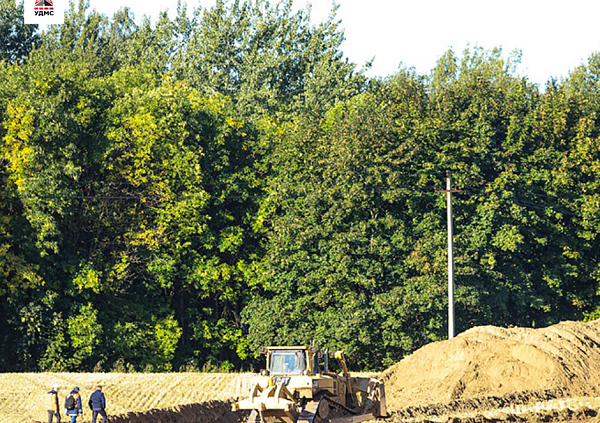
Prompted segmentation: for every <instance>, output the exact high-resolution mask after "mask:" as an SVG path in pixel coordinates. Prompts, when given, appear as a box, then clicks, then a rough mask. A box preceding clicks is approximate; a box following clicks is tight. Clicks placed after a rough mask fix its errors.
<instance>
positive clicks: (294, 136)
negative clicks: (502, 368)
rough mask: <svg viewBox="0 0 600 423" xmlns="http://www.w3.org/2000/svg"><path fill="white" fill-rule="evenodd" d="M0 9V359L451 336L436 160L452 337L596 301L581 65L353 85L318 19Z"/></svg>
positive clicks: (158, 363)
mask: <svg viewBox="0 0 600 423" xmlns="http://www.w3.org/2000/svg"><path fill="white" fill-rule="evenodd" d="M5 6H7V7H6V8H5V7H4V6H3V8H2V10H3V13H4V14H3V15H1V16H0V37H2V39H3V40H5V43H4V50H3V53H2V54H3V56H2V60H0V81H1V82H2V83H0V93H1V95H0V116H1V119H2V126H1V128H0V138H1V142H0V155H1V158H2V160H1V161H0V176H1V177H2V189H1V191H0V255H1V257H2V260H1V262H0V300H1V301H0V316H3V317H2V325H0V370H1V371H8V370H10V371H40V370H41V371H91V370H99V369H101V370H118V371H172V370H180V369H199V368H202V367H204V366H209V367H211V368H215V367H217V368H220V369H221V370H230V369H233V368H243V367H244V366H246V368H247V366H252V365H254V364H256V363H255V361H254V360H255V359H254V353H255V351H256V350H257V347H258V346H260V345H264V344H292V343H308V342H312V341H316V342H318V343H319V344H320V345H321V346H323V347H329V348H330V349H344V350H345V351H346V352H347V353H349V354H350V355H351V356H352V362H353V365H354V366H355V367H354V368H355V369H381V368H384V367H385V366H387V365H390V364H392V363H394V362H395V361H397V360H399V359H400V358H402V357H403V356H405V355H406V354H409V353H411V352H412V351H414V350H415V349H416V348H419V347H420V346H422V345H424V344H426V343H428V342H431V341H436V340H440V339H444V337H445V334H446V329H445V328H446V324H447V321H446V319H447V317H446V307H447V282H446V279H447V261H446V260H447V258H446V245H447V244H446V202H445V194H442V193H439V192H436V189H435V187H436V186H438V187H441V186H442V185H444V183H445V178H446V172H449V173H450V174H451V175H452V177H453V179H454V183H455V184H459V185H461V187H462V188H461V189H460V192H458V193H456V194H455V195H454V225H455V268H456V294H455V296H456V316H457V329H458V331H459V332H460V331H463V330H465V329H467V328H470V327H473V326H476V325H486V324H495V325H502V326H509V325H520V326H540V325H549V324H552V323H556V322H557V321H560V320H563V319H591V318H595V317H597V316H599V315H600V311H599V310H600V299H599V298H598V294H597V293H598V288H599V286H600V267H599V262H600V260H599V256H598V253H597V248H595V247H596V239H597V236H598V233H599V231H600V223H599V221H598V219H597V215H598V211H599V209H600V198H599V197H598V194H597V192H598V186H597V185H598V181H599V180H600V178H599V176H600V175H599V174H598V173H599V172H600V165H599V163H600V154H599V150H598V145H599V142H598V141H599V132H598V123H597V122H598V113H599V107H600V106H599V105H600V101H599V97H598V96H599V89H598V83H599V82H598V81H599V79H598V69H599V63H600V62H599V60H600V59H599V57H600V56H598V54H592V55H591V56H590V58H589V61H588V63H587V64H585V65H582V66H581V67H579V68H577V69H575V70H574V71H573V73H572V74H571V75H570V76H569V78H566V79H564V80H562V81H549V83H548V85H547V86H546V87H545V89H544V90H543V91H542V90H540V88H539V87H538V86H536V85H534V84H531V83H530V82H529V81H528V80H527V78H524V77H518V76H517V75H516V67H517V65H518V61H519V53H518V52H515V53H513V54H511V55H509V56H508V58H506V59H505V58H504V55H503V53H502V51H501V50H500V49H495V50H492V51H485V50H482V49H479V48H475V49H470V50H466V51H464V52H462V53H461V54H457V53H455V52H453V51H448V52H447V53H446V54H445V55H443V56H442V57H441V58H440V60H439V61H438V64H437V65H436V67H435V68H434V69H433V70H432V72H431V74H429V75H419V74H417V73H416V72H415V71H413V70H409V69H400V70H399V71H398V72H397V73H396V74H394V75H391V76H389V77H388V78H385V79H382V80H379V79H375V80H370V81H368V80H367V79H366V78H365V77H364V76H363V75H362V73H361V72H360V71H359V72H357V71H356V65H355V64H352V63H350V62H348V60H347V59H345V58H344V56H343V54H342V52H341V50H340V46H341V43H342V41H343V32H342V31H341V29H340V23H339V22H338V21H337V20H336V16H335V8H334V9H333V10H332V13H331V15H330V17H329V19H327V20H326V21H324V22H322V23H320V24H318V25H313V24H312V23H311V18H310V11H309V10H300V11H298V12H293V9H292V2H291V1H287V2H284V3H280V4H277V5H271V4H269V3H267V2H262V1H258V0H257V1H247V2H243V1H231V2H226V1H218V2H217V4H216V5H215V6H214V7H213V8H210V9H206V10H204V9H201V8H198V9H197V10H195V11H193V13H192V14H188V13H187V11H186V8H185V7H184V6H183V5H181V4H180V5H179V6H178V10H177V13H176V16H175V18H174V19H170V18H169V16H168V14H167V13H163V14H162V15H161V16H160V17H159V19H158V20H157V22H156V23H152V22H150V20H149V19H148V18H144V19H142V20H141V23H140V24H138V23H136V21H135V20H134V18H133V15H132V13H131V11H130V10H128V9H127V8H124V9H122V10H120V11H119V12H117V13H116V14H115V15H114V16H113V17H110V18H109V17H106V16H103V15H100V14H98V13H97V12H95V11H90V10H88V7H87V5H86V3H85V2H80V3H78V4H75V3H72V4H71V6H70V8H69V11H68V13H67V16H66V18H65V24H64V25H57V26H51V27H50V28H49V29H48V30H46V31H44V32H43V33H41V34H37V33H35V30H34V29H32V28H31V27H26V26H24V25H21V24H19V20H18V19H13V18H14V16H17V15H18V14H19V13H22V12H19V7H21V6H16V5H14V3H13V4H12V5H10V7H8V6H9V5H8V4H6V5H5ZM13 6H14V7H13ZM15 13H16V14H17V15H14V14H15ZM13 15H14V16H13ZM11 25H12V26H11ZM7 40H8V41H7ZM36 40H39V42H38V41H36Z"/></svg>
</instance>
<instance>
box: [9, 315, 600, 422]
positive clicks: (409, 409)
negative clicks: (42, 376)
mask: <svg viewBox="0 0 600 423" xmlns="http://www.w3.org/2000/svg"><path fill="white" fill-rule="evenodd" d="M46 375H47V374H46ZM2 376H3V375H0V382H2ZM71 376H72V377H74V376H73V375H71ZM133 376H136V375H132V377H133ZM221 376H222V378H220V379H219V378H217V379H209V378H208V377H206V379H203V378H204V376H195V377H196V378H197V380H196V379H193V378H190V377H185V376H179V379H177V378H175V379H174V381H173V379H172V378H171V379H168V380H169V381H170V382H168V384H167V385H168V389H167V390H166V391H159V393H160V392H162V393H161V394H160V395H162V396H163V397H162V398H163V399H164V398H167V397H168V396H169V392H170V391H171V392H172V391H175V390H182V391H183V392H187V391H190V390H191V389H192V387H193V386H197V384H198V383H205V384H206V386H205V387H204V388H203V389H202V390H199V391H198V392H202V394H201V395H200V394H198V395H187V396H186V397H185V400H183V397H182V400H181V401H180V402H179V403H177V402H176V401H175V400H173V399H171V398H169V402H170V403H171V404H173V403H174V404H179V405H169V406H165V402H164V401H162V402H161V396H160V395H158V397H156V398H154V399H153V400H152V401H149V400H148V399H147V398H146V396H147V395H146V394H144V393H143V388H144V387H143V385H140V384H139V381H137V382H132V383H134V384H137V385H136V386H137V391H140V392H139V393H138V394H137V395H138V397H139V398H145V399H144V401H146V402H145V403H146V404H147V405H146V408H145V409H136V410H135V411H129V412H126V411H125V409H126V407H121V408H118V407H116V409H120V410H122V412H121V413H115V414H117V415H115V414H113V419H112V420H111V422H112V423H175V422H177V423H208V422H215V423H236V422H242V421H244V420H245V414H243V413H240V412H236V413H234V412H232V411H231V403H232V402H233V401H234V400H235V399H237V398H238V397H240V396H244V395H245V392H247V388H248V380H249V378H250V377H251V374H239V375H235V376H231V375H229V376H227V375H221ZM55 377H56V376H55V375H47V379H48V382H49V381H50V379H51V378H55ZM102 377H103V376H102V375H96V376H95V379H94V377H92V379H94V380H96V379H97V380H100V379H102ZM104 377H107V378H109V377H111V376H110V375H104ZM138 377H142V376H138ZM144 377H147V378H150V379H151V378H152V377H154V378H157V379H156V380H159V381H160V380H162V381H163V382H159V383H158V385H159V386H160V385H165V381H166V380H167V376H166V375H163V376H161V375H154V376H144ZM161 377H162V378H163V379H160V378H161ZM378 377H379V379H381V380H383V381H384V382H385V387H386V394H387V405H388V412H389V417H388V418H387V419H385V421H388V422H390V423H399V422H403V423H425V422H427V423H434V422H440V423H504V422H535V423H538V422H575V421H577V422H582V421H585V422H586V423H600V321H593V322H588V323H582V322H562V323H559V324H557V325H554V326H550V327H547V328H542V329H525V328H509V329H506V328H498V327H494V326H484V327H476V328H472V329H470V330H468V331H466V332H464V333H462V334H460V335H458V336H457V337H455V338H454V339H451V340H448V341H443V342H437V343H432V344H429V345H426V346H425V347H423V348H421V349H419V350H417V351H416V352H414V353H413V354H412V355H410V356H408V357H406V358H405V359H403V360H402V361H400V362H399V363H397V364H395V365H394V366H392V367H390V368H389V369H387V370H386V371H384V372H383V373H381V374H380V375H378ZM30 379H31V377H30ZM150 379H148V380H150ZM124 380H125V379H124ZM205 380H210V383H208V382H206V381H205ZM219 380H220V381H219ZM203 381H204V382H203ZM90 383H91V382H90ZM121 383H122V382H119V384H121ZM127 383H128V382H127ZM147 383H149V382H147ZM186 386H187V388H186ZM224 387H226V389H225V388H224ZM90 389H91V387H90ZM129 389H130V390H131V391H132V392H134V391H135V386H131V388H129ZM204 391H206V392H204ZM115 393H116V392H115ZM155 395H156V393H155ZM109 398H110V399H111V400H112V401H113V403H114V402H118V399H117V398H115V397H114V396H110V395H109ZM195 398H197V400H195ZM207 398H208V399H207ZM2 400H3V398H2V397H0V420H1V422H2V423H4V422H7V423H11V420H10V419H8V420H7V419H5V417H6V418H8V417H9V414H10V413H8V412H7V413H5V414H2V413H3V411H4V410H3V408H4V406H5V405H6V404H7V402H6V401H5V402H4V403H3V401H2ZM174 401H175V402H174ZM17 407H18V406H17ZM13 411H16V412H17V414H19V413H18V411H19V410H13ZM24 415H26V414H25V413H20V419H19V420H15V421H36V420H26V419H23V418H22V417H23V416H24ZM89 420H90V419H89V413H88V414H87V415H86V418H85V419H83V420H81V422H83V423H85V422H88V421H89ZM37 421H42V420H41V419H40V420H37Z"/></svg>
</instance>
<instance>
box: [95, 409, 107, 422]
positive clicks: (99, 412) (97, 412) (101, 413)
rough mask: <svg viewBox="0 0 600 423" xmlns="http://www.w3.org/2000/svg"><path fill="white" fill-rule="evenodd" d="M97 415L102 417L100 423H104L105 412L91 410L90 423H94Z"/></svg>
mask: <svg viewBox="0 0 600 423" xmlns="http://www.w3.org/2000/svg"><path fill="white" fill-rule="evenodd" d="M98 414H100V415H101V416H102V423H106V420H107V417H106V411H104V410H93V413H92V423H96V417H98Z"/></svg>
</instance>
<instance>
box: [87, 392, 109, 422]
mask: <svg viewBox="0 0 600 423" xmlns="http://www.w3.org/2000/svg"><path fill="white" fill-rule="evenodd" d="M88 404H89V406H90V408H91V409H92V413H93V414H92V423H96V417H98V414H100V415H101V416H102V423H106V411H105V409H106V398H104V394H103V393H102V386H100V385H98V386H97V387H96V390H95V391H94V393H93V394H92V395H91V396H90V400H89V401H88Z"/></svg>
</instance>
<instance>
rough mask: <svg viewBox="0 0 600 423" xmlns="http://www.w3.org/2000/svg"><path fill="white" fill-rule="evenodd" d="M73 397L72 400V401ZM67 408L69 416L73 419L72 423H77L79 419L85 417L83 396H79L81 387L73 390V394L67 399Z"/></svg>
mask: <svg viewBox="0 0 600 423" xmlns="http://www.w3.org/2000/svg"><path fill="white" fill-rule="evenodd" d="M71 397H72V399H70V398H71ZM65 408H66V409H67V412H66V414H67V416H68V417H71V423H77V417H78V416H79V415H80V414H81V415H82V416H83V407H82V406H81V395H79V386H76V387H74V388H73V390H72V391H71V393H70V394H69V395H67V398H66V399H65Z"/></svg>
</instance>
